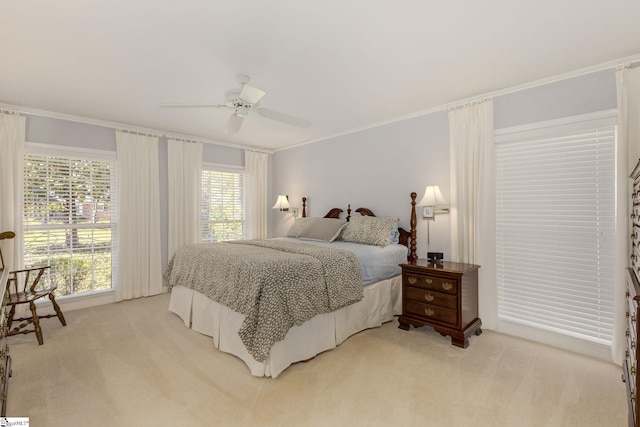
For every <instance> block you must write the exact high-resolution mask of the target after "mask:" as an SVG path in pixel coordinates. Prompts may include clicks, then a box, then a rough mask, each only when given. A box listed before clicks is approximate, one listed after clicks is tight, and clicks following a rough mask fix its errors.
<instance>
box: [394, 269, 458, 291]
mask: <svg viewBox="0 0 640 427" xmlns="http://www.w3.org/2000/svg"><path fill="white" fill-rule="evenodd" d="M404 280H405V284H406V285H408V286H414V287H418V288H424V289H430V290H433V291H438V292H446V293H449V294H452V295H455V294H456V292H457V286H456V281H455V280H453V279H443V278H440V277H434V276H422V275H418V274H413V273H405V277H404Z"/></svg>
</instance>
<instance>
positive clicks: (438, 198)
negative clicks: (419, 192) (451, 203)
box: [418, 185, 447, 206]
mask: <svg viewBox="0 0 640 427" xmlns="http://www.w3.org/2000/svg"><path fill="white" fill-rule="evenodd" d="M446 204H447V201H446V200H445V199H444V196H443V195H442V193H441V192H440V187H439V186H437V185H428V186H427V188H426V189H425V190H424V197H423V198H422V200H420V203H418V206H441V205H446Z"/></svg>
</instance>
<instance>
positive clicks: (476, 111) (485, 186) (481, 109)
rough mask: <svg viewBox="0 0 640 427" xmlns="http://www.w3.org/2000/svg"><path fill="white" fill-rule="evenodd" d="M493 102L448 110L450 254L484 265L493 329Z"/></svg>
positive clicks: (482, 286)
mask: <svg viewBox="0 0 640 427" xmlns="http://www.w3.org/2000/svg"><path fill="white" fill-rule="evenodd" d="M493 134H494V130H493V101H491V100H487V101H482V102H476V103H473V104H471V105H467V106H464V107H462V108H457V109H453V110H451V111H449V146H450V150H451V152H450V162H451V168H450V169H451V209H450V211H451V258H452V260H453V261H458V262H465V263H470V264H478V265H480V267H481V268H480V270H479V273H478V276H479V277H478V279H479V282H480V283H479V298H478V299H479V301H478V304H479V312H480V318H481V319H482V323H483V326H484V327H485V328H487V329H495V328H496V324H497V312H498V305H497V299H498V293H497V284H496V260H495V257H496V243H495V229H496V221H495V185H494V173H495V172H494V146H493Z"/></svg>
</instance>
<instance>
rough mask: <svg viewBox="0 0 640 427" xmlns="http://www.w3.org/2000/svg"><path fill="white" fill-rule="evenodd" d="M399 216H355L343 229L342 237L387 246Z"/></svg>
mask: <svg viewBox="0 0 640 427" xmlns="http://www.w3.org/2000/svg"><path fill="white" fill-rule="evenodd" d="M397 224H398V218H397V217H389V216H381V217H377V216H354V217H351V220H350V222H348V223H347V225H346V226H345V227H344V229H343V230H342V233H341V235H340V239H341V240H343V241H345V242H352V243H361V244H364V245H373V246H387V245H388V244H389V243H390V241H391V231H392V230H393V229H394V227H397Z"/></svg>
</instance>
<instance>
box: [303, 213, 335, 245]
mask: <svg viewBox="0 0 640 427" xmlns="http://www.w3.org/2000/svg"><path fill="white" fill-rule="evenodd" d="M346 225H347V221H346V220H344V219H336V218H315V219H314V220H313V221H311V222H310V223H309V224H307V225H306V226H305V227H304V229H302V231H301V232H300V234H298V239H303V240H319V241H321V242H333V241H334V240H335V239H336V237H338V236H339V235H340V232H341V231H342V229H343V228H344V226H346Z"/></svg>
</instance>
